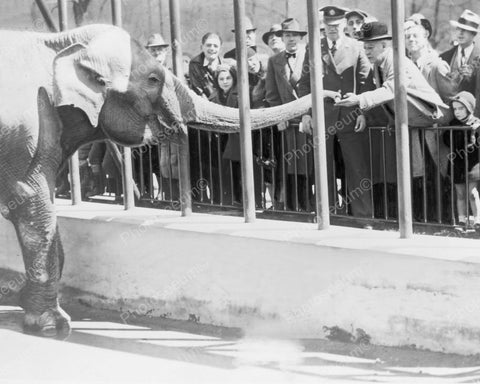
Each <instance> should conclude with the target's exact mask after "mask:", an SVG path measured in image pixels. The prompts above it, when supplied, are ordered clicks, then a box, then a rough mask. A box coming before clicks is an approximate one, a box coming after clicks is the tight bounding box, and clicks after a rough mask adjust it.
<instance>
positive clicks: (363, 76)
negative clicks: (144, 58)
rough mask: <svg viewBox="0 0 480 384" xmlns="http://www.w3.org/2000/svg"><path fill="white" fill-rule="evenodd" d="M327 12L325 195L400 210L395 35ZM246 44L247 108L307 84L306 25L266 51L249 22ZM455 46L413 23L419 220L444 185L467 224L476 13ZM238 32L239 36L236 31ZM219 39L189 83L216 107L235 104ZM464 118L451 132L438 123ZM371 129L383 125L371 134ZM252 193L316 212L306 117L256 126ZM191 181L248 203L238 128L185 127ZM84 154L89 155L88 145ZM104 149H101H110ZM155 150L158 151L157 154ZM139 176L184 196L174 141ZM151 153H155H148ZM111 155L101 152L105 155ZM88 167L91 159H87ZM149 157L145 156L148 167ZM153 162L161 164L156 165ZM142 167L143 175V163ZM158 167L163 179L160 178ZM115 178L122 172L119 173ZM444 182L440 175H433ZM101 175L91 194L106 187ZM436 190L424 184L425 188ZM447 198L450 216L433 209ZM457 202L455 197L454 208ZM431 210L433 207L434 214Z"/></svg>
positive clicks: (411, 102)
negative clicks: (437, 43) (439, 44)
mask: <svg viewBox="0 0 480 384" xmlns="http://www.w3.org/2000/svg"><path fill="white" fill-rule="evenodd" d="M319 11H320V18H321V26H322V30H321V32H322V40H321V57H322V61H323V86H324V92H323V95H324V110H325V127H326V145H327V163H328V164H327V169H328V184H329V186H330V188H329V191H330V192H329V203H330V207H331V212H332V213H349V214H351V215H353V216H355V217H359V218H372V217H395V216H396V214H397V212H396V211H397V206H396V179H397V177H396V159H395V151H396V143H395V134H394V129H395V124H394V121H395V116H394V113H395V112H394V111H395V108H394V87H395V86H394V63H393V60H394V59H393V55H394V54H393V49H392V46H391V39H392V37H391V34H390V33H389V31H388V27H387V25H386V24H385V23H383V22H381V21H378V20H377V19H376V18H375V17H373V16H372V15H369V14H368V13H367V12H365V11H363V10H360V9H354V10H349V9H345V8H342V7H337V6H326V7H323V8H322V9H320V10H319ZM245 24H246V30H245V31H244V32H245V34H246V44H247V58H248V72H249V76H248V80H249V91H250V107H251V108H264V107H273V106H278V105H282V104H286V103H289V102H291V101H294V100H296V99H298V98H300V97H302V96H304V95H307V94H309V93H310V92H311V83H310V65H309V63H310V62H309V60H310V59H309V50H308V45H307V42H306V37H307V31H306V30H305V29H304V28H302V27H301V25H300V23H299V22H298V21H297V20H296V19H293V18H288V19H286V20H283V21H282V22H281V23H276V24H273V25H272V26H271V28H270V29H269V30H268V31H266V32H265V33H264V34H263V36H262V41H263V42H264V43H265V45H266V46H268V47H269V49H270V55H266V54H262V53H260V50H259V49H258V47H257V29H256V27H255V26H254V25H253V24H252V22H251V20H250V19H248V18H247V19H246V23H245ZM451 25H452V26H453V27H454V28H455V34H454V35H452V37H453V39H452V47H451V49H449V50H447V51H446V52H443V53H441V54H440V53H439V52H437V51H436V50H435V49H434V48H433V47H432V44H431V38H432V34H433V29H432V24H431V23H430V21H429V20H427V19H426V18H425V17H424V16H423V15H421V14H414V15H412V16H410V17H408V19H407V20H406V21H405V43H406V56H407V59H406V84H405V87H406V89H407V101H408V112H409V113H408V116H409V126H410V136H411V140H410V143H411V148H410V150H411V163H412V180H413V183H412V185H413V187H412V192H413V205H414V215H415V216H416V217H417V218H419V219H422V220H427V219H435V220H437V221H444V220H445V216H448V215H449V214H448V212H449V209H447V208H445V207H446V206H447V205H448V201H445V196H444V194H443V193H441V194H440V195H439V194H438V193H437V194H435V193H434V192H433V191H434V190H435V188H434V187H433V186H435V185H441V190H445V191H448V190H449V188H448V185H449V183H450V182H452V183H453V184H454V186H455V188H454V195H453V196H450V199H451V200H452V201H455V204H454V207H453V208H454V209H453V210H450V211H452V212H454V214H451V215H450V217H449V218H447V219H449V220H451V221H452V222H455V223H459V224H460V225H464V224H465V223H468V222H469V220H468V218H469V213H470V211H471V213H472V214H473V216H474V223H472V225H473V224H474V225H476V226H478V227H480V199H479V197H478V190H477V189H478V184H479V181H480V170H479V164H478V163H479V153H478V143H479V141H478V134H477V128H478V127H479V126H480V120H479V119H478V117H479V116H480V103H479V105H476V100H477V99H478V98H479V97H480V66H479V65H478V64H479V63H480V48H479V47H478V46H477V45H476V44H475V41H474V40H475V37H476V35H477V32H478V29H479V27H480V17H479V16H478V15H477V14H475V13H474V12H472V11H469V10H465V11H464V12H463V13H462V14H461V15H460V16H459V18H458V20H452V21H451ZM232 32H235V31H234V30H232ZM222 46H223V41H222V37H221V36H220V35H219V34H217V33H215V32H208V33H206V34H205V35H204V36H203V37H202V39H201V52H200V53H199V54H198V55H197V56H195V57H193V58H192V59H191V60H190V58H189V57H188V56H186V57H185V61H184V64H185V69H186V70H185V73H186V78H185V81H186V82H187V83H188V85H189V86H190V88H191V89H192V90H193V91H194V92H195V93H197V94H198V95H200V96H202V97H204V98H206V99H208V100H210V101H211V102H213V103H217V104H221V105H224V106H228V107H233V108H237V107H238V92H237V71H236V50H235V49H233V50H230V51H228V52H226V53H225V54H224V55H222ZM146 47H147V49H149V51H150V52H151V54H152V55H153V56H154V57H156V59H157V60H158V61H159V62H160V63H162V64H163V65H165V63H166V56H167V53H168V49H169V44H168V43H166V42H165V40H164V39H163V38H162V36H160V35H159V34H155V35H153V36H152V37H151V38H150V39H149V41H148V42H147V44H146ZM451 125H452V126H453V125H454V126H466V127H468V129H463V130H446V129H443V130H442V129H441V128H437V129H436V130H435V129H424V128H431V127H434V126H435V127H437V126H439V127H442V126H451ZM369 127H370V128H371V127H387V128H388V129H383V130H374V129H368V128H369ZM252 142H253V157H254V160H255V161H254V178H255V200H256V205H257V206H258V207H259V208H260V207H263V208H265V198H266V196H267V194H268V196H269V198H270V199H271V202H272V208H273V209H279V210H288V211H305V212H309V211H313V210H314V209H315V203H314V196H315V188H314V185H315V179H314V162H313V151H312V150H311V148H312V145H313V139H312V118H311V116H310V115H305V116H300V117H299V118H298V119H294V120H291V121H285V122H282V123H280V124H278V125H277V126H275V127H271V128H268V129H264V130H261V131H256V132H254V133H253V134H252ZM101 145H104V144H100V143H99V144H94V145H93V147H92V148H91V149H90V152H93V159H94V160H92V159H91V156H89V155H88V156H87V158H88V159H90V163H91V171H92V172H93V174H94V175H100V173H101V172H103V173H104V171H102V167H101V160H99V159H101V157H100V156H99V151H98V148H97V146H101ZM189 150H190V160H191V162H190V169H191V181H192V186H195V185H198V181H199V180H205V182H206V185H207V188H206V189H205V190H203V189H202V190H198V189H194V193H193V199H194V200H196V201H204V200H205V199H206V200H207V201H210V202H212V203H214V204H222V205H233V206H236V205H238V206H241V204H242V183H241V166H240V139H239V135H238V134H220V133H218V134H217V133H211V132H203V131H198V130H195V129H189ZM87 153H88V151H87ZM102 153H103V152H102ZM155 156H157V157H155ZM140 157H141V158H143V159H144V160H145V159H146V160H147V161H148V163H145V162H143V163H142V161H140V162H139V161H138V157H135V156H134V160H135V162H136V166H135V168H136V170H137V172H136V174H137V177H136V180H137V181H139V179H140V177H141V179H142V182H141V183H140V182H139V185H141V189H143V190H142V191H140V192H141V193H146V191H152V188H153V186H152V183H156V184H158V183H160V184H161V183H162V179H165V180H168V185H169V188H166V189H169V190H170V198H172V199H173V198H175V196H178V193H179V192H178V178H179V171H178V148H177V146H176V144H174V143H168V142H164V143H161V145H160V148H159V149H158V150H154V151H152V150H151V149H149V152H148V156H145V155H144V156H140ZM152 159H153V161H152ZM103 161H105V159H103ZM87 163H88V161H87ZM140 163H141V164H140ZM152 164H158V165H157V166H155V165H153V166H152ZM139 169H142V171H138V170H139ZM152 174H153V175H156V178H157V180H153V179H152ZM114 177H118V176H114ZM436 178H440V179H439V180H437V179H436ZM100 179H101V177H100V176H98V177H94V178H93V180H94V183H93V184H94V186H93V187H92V188H91V190H90V191H89V192H87V197H88V196H90V195H92V194H96V193H99V191H101V190H102V189H103V188H104V185H103V182H102V181H101V180H100ZM165 180H164V185H166V184H165V183H166V182H165ZM430 187H432V188H431V190H426V189H425V188H430ZM439 199H440V200H442V199H443V201H442V204H443V207H444V209H443V212H440V215H441V217H438V215H439V213H438V211H437V212H436V213H435V212H434V211H435V210H432V213H430V212H429V213H428V217H425V215H423V216H422V212H425V211H426V208H427V206H431V205H432V204H433V205H438V203H439V201H438V200H439ZM450 205H452V204H450ZM435 215H437V216H436V217H435Z"/></svg>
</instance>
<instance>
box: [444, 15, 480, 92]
mask: <svg viewBox="0 0 480 384" xmlns="http://www.w3.org/2000/svg"><path fill="white" fill-rule="evenodd" d="M450 24H451V25H452V26H453V27H455V28H456V31H457V42H458V45H457V46H455V47H453V48H451V49H449V50H448V51H446V52H444V53H442V54H441V55H440V57H441V58H442V59H443V60H445V61H446V62H447V63H448V64H450V71H451V74H452V76H454V77H455V78H456V79H457V81H458V89H457V90H456V92H455V93H458V92H460V91H468V92H470V93H473V94H475V82H473V81H471V80H472V76H473V74H474V69H475V67H477V66H478V62H479V60H480V48H479V47H477V46H476V45H475V42H474V40H475V37H476V36H477V33H478V28H479V27H480V17H479V16H478V15H477V14H476V13H474V12H472V11H470V10H468V9H466V10H465V11H464V12H463V13H462V15H461V16H460V18H459V19H458V21H455V20H451V21H450Z"/></svg>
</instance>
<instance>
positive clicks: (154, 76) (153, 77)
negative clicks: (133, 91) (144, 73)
mask: <svg viewBox="0 0 480 384" xmlns="http://www.w3.org/2000/svg"><path fill="white" fill-rule="evenodd" d="M148 81H149V82H150V83H151V84H157V83H160V81H161V80H160V77H158V75H157V74H156V73H151V74H150V76H148Z"/></svg>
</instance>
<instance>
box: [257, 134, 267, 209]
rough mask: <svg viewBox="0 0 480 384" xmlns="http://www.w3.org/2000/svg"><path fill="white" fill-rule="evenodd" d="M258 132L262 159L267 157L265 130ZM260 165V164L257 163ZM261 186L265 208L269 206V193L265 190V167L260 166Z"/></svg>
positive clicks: (263, 206)
mask: <svg viewBox="0 0 480 384" xmlns="http://www.w3.org/2000/svg"><path fill="white" fill-rule="evenodd" d="M257 133H258V134H259V143H260V144H259V145H260V148H258V149H259V151H258V152H259V153H260V157H261V158H262V159H265V154H264V153H263V131H257ZM256 166H258V165H256ZM260 188H261V195H262V199H261V200H262V202H261V204H262V208H263V209H265V208H267V199H266V196H267V194H266V193H265V190H266V189H267V187H266V185H265V169H264V168H263V167H262V166H260Z"/></svg>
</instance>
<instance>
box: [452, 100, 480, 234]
mask: <svg viewBox="0 0 480 384" xmlns="http://www.w3.org/2000/svg"><path fill="white" fill-rule="evenodd" d="M450 107H451V110H452V113H453V115H454V120H453V121H452V122H451V124H450V125H452V126H459V125H461V126H470V127H472V129H470V130H468V131H461V130H454V131H453V132H452V136H450V131H446V132H445V134H444V139H445V140H444V141H445V144H447V145H450V137H452V144H451V147H450V149H451V151H450V154H449V158H450V161H452V163H453V182H454V183H455V191H456V195H457V211H458V224H459V225H460V226H464V225H465V223H466V222H467V217H468V215H469V212H468V211H467V203H466V202H467V197H468V198H469V201H470V208H471V211H472V213H473V215H474V217H475V221H474V225H475V228H477V227H478V228H480V199H479V196H478V190H477V187H478V184H479V181H480V169H479V152H478V144H479V141H478V132H477V129H478V127H480V119H479V118H477V117H475V116H474V115H473V111H474V110H475V97H474V96H473V95H472V94H471V93H470V92H466V91H462V92H460V93H458V94H457V95H456V96H454V97H453V98H452V99H451V103H450ZM467 187H468V190H467Z"/></svg>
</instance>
